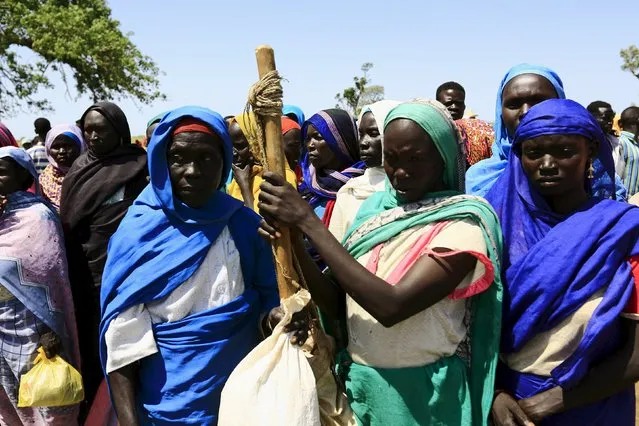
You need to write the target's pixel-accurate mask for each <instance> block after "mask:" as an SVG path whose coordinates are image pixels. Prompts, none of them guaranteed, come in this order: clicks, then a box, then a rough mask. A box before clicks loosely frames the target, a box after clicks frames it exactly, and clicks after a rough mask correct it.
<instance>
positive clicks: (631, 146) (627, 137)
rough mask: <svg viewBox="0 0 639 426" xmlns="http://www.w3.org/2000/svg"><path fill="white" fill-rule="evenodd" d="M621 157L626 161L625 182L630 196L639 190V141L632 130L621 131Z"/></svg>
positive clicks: (623, 177)
mask: <svg viewBox="0 0 639 426" xmlns="http://www.w3.org/2000/svg"><path fill="white" fill-rule="evenodd" d="M619 147H620V148H621V149H620V151H621V152H620V154H621V155H620V157H621V158H622V159H623V161H624V162H625V166H626V167H625V168H624V172H623V176H621V178H622V179H623V184H624V186H625V187H626V189H627V190H628V197H632V196H633V195H635V194H636V193H638V192H639V143H637V142H636V141H635V135H633V134H632V133H630V132H625V131H622V132H621V136H619Z"/></svg>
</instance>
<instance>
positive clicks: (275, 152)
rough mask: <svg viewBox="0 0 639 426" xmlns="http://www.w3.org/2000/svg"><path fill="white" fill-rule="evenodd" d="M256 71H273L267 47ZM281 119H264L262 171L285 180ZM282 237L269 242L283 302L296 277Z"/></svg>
mask: <svg viewBox="0 0 639 426" xmlns="http://www.w3.org/2000/svg"><path fill="white" fill-rule="evenodd" d="M255 57H256V58H257V71H258V73H259V75H260V79H261V78H263V77H264V76H265V75H266V74H268V73H269V72H271V71H275V70H276V69H277V68H276V67H275V53H274V52H273V48H272V47H271V46H266V45H262V46H259V47H258V48H257V49H255ZM281 117H282V115H281V114H279V115H277V116H271V115H269V116H264V117H262V120H263V123H264V135H265V138H266V168H267V169H268V170H270V171H272V172H275V173H277V174H278V175H280V176H282V177H283V178H285V179H286V171H285V170H286V169H285V167H286V159H285V157H284V150H283V149H282V118H281ZM280 232H281V234H282V236H281V237H280V238H279V239H277V240H275V242H273V247H274V248H275V257H276V260H277V265H276V266H277V268H276V271H277V286H278V287H279V291H280V298H281V299H286V298H288V297H290V296H292V295H293V294H295V292H296V291H297V288H296V287H295V286H294V285H293V283H292V281H291V280H292V279H295V280H296V281H297V274H296V273H295V269H294V268H293V253H292V246H291V233H290V230H289V229H288V228H282V229H280Z"/></svg>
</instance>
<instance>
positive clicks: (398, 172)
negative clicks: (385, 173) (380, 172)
mask: <svg viewBox="0 0 639 426" xmlns="http://www.w3.org/2000/svg"><path fill="white" fill-rule="evenodd" d="M393 177H394V178H395V180H404V179H407V178H409V177H410V175H409V174H408V172H407V171H406V170H405V169H403V168H401V167H400V168H399V169H395V171H394V172H393Z"/></svg>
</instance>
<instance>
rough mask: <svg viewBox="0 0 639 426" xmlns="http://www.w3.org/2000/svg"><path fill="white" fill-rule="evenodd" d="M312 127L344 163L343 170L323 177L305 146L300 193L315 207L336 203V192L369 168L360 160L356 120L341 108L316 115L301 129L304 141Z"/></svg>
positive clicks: (331, 171) (326, 110)
mask: <svg viewBox="0 0 639 426" xmlns="http://www.w3.org/2000/svg"><path fill="white" fill-rule="evenodd" d="M310 125H312V126H313V127H315V129H317V131H318V132H319V133H320V134H321V135H322V137H323V138H324V140H325V141H326V143H327V144H328V147H329V148H330V150H331V151H332V152H333V153H334V154H335V156H336V157H337V158H338V159H339V161H340V163H341V166H340V169H341V170H324V171H325V172H326V176H320V175H319V174H318V173H317V170H315V167H314V166H313V165H312V164H311V160H310V159H309V158H308V149H307V147H306V144H304V145H303V146H302V161H301V163H300V167H301V168H302V173H303V175H304V182H302V184H301V185H300V187H299V190H300V192H301V193H302V194H304V195H305V196H306V198H307V199H308V201H309V203H310V204H311V205H312V206H313V207H316V206H317V205H319V204H321V203H323V202H324V201H327V200H329V199H332V200H334V199H335V198H336V196H337V191H339V189H340V188H341V187H342V186H344V184H345V183H346V182H348V181H349V180H350V179H351V178H353V177H356V176H360V175H361V174H363V173H364V168H365V167H366V166H365V165H364V163H363V162H362V161H360V158H359V134H358V131H357V126H356V125H355V120H353V117H352V116H351V115H350V114H349V113H348V112H346V111H344V110H341V109H325V110H322V111H320V112H318V113H317V114H314V115H313V116H312V117H311V118H309V119H308V120H307V121H306V122H305V123H304V125H303V126H302V136H303V138H304V140H306V134H307V132H308V126H310ZM307 195H308V196H307Z"/></svg>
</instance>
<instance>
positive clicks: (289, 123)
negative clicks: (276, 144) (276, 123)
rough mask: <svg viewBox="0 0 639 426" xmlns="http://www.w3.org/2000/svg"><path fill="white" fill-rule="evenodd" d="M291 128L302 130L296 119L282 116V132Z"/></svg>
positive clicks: (284, 132)
mask: <svg viewBox="0 0 639 426" xmlns="http://www.w3.org/2000/svg"><path fill="white" fill-rule="evenodd" d="M293 129H297V130H302V128H301V127H300V125H299V124H297V121H295V120H291V119H290V118H288V117H285V116H282V134H283V135H285V134H286V133H287V132H289V131H290V130H293Z"/></svg>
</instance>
